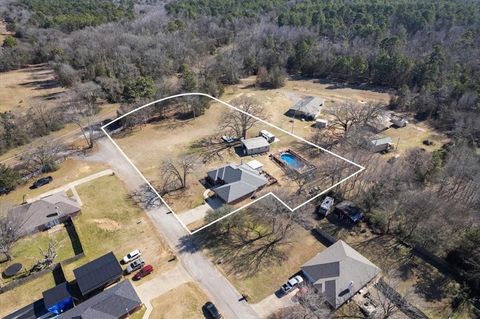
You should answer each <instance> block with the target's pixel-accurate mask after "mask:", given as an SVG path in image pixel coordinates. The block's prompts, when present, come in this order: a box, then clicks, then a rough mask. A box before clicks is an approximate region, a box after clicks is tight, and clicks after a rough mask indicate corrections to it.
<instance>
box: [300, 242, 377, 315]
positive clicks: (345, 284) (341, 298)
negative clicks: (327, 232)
mask: <svg viewBox="0 0 480 319" xmlns="http://www.w3.org/2000/svg"><path fill="white" fill-rule="evenodd" d="M301 268H302V271H303V272H304V274H305V275H306V276H307V278H308V279H309V280H310V281H311V282H312V284H313V285H314V286H315V287H317V288H318V289H319V290H320V291H321V292H322V293H324V294H325V297H326V299H327V301H328V302H329V303H330V304H331V305H332V307H334V308H335V309H337V308H338V307H340V306H341V305H342V304H343V303H344V302H345V301H347V300H348V299H350V297H352V296H353V295H354V294H355V293H356V292H357V291H358V290H360V289H362V288H363V287H364V286H365V285H366V284H368V283H369V282H370V281H371V280H372V279H373V278H375V277H376V276H377V275H378V274H379V273H380V268H378V267H377V266H376V265H374V264H373V263H372V262H370V261H369V260H368V259H367V258H365V257H364V256H362V255H361V254H360V253H359V252H357V251H356V250H355V249H353V248H352V247H350V246H349V245H347V244H346V243H345V242H344V241H342V240H339V241H337V242H336V243H335V244H333V245H332V246H330V247H328V248H327V249H325V250H324V251H322V252H321V253H319V254H317V255H316V256H315V257H313V258H312V259H310V260H309V261H307V262H306V263H305V264H303V265H302V267H301ZM323 287H324V289H323Z"/></svg>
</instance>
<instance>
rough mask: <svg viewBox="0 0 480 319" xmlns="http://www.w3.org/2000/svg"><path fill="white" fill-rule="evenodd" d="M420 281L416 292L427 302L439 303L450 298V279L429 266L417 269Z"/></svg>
mask: <svg viewBox="0 0 480 319" xmlns="http://www.w3.org/2000/svg"><path fill="white" fill-rule="evenodd" d="M417 275H418V280H417V282H416V283H415V286H414V287H415V292H416V293H417V294H419V295H421V296H423V297H424V298H425V300H426V301H428V302H432V301H439V300H442V299H444V298H446V297H448V284H449V279H448V278H447V277H445V276H444V275H442V274H441V273H439V272H438V271H435V270H434V269H433V268H432V267H429V266H427V265H419V267H417Z"/></svg>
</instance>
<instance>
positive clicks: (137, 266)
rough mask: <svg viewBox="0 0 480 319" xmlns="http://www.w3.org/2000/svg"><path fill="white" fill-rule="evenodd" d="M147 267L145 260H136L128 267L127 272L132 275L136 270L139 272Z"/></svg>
mask: <svg viewBox="0 0 480 319" xmlns="http://www.w3.org/2000/svg"><path fill="white" fill-rule="evenodd" d="M143 265H145V261H143V258H138V259H137V260H134V261H133V262H131V263H130V265H128V267H127V269H125V272H126V273H127V275H128V274H131V273H132V272H134V271H135V270H138V269H140V268H142V267H143Z"/></svg>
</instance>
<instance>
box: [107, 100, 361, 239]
mask: <svg viewBox="0 0 480 319" xmlns="http://www.w3.org/2000/svg"><path fill="white" fill-rule="evenodd" d="M183 96H205V97H208V98H210V99H212V100H214V101H216V102H218V103H221V104H223V105H226V106H228V107H229V108H231V109H234V110H236V111H238V112H241V113H243V114H245V115H248V116H251V117H253V118H254V119H256V120H257V121H259V122H261V123H263V124H266V125H268V126H270V127H273V128H275V129H277V130H279V131H281V132H283V133H285V134H288V135H290V136H293V137H295V138H296V139H299V140H301V141H302V142H304V143H307V144H309V145H311V146H313V147H315V148H317V149H319V150H322V151H324V152H326V153H328V154H330V155H333V156H335V157H337V158H339V159H341V160H344V161H346V162H347V163H349V164H352V165H354V166H356V167H358V168H359V170H358V171H356V172H354V173H353V174H351V175H349V176H347V177H345V178H344V179H342V180H341V181H339V182H337V183H335V184H334V185H332V186H330V187H329V188H327V189H325V190H323V191H322V192H320V193H319V194H317V195H315V196H313V197H312V198H310V199H308V200H307V201H305V202H304V203H302V204H300V205H298V206H296V207H294V208H291V207H290V206H288V205H287V204H286V203H285V202H284V201H282V200H281V199H280V198H278V196H277V195H275V194H274V193H272V192H269V193H268V194H265V195H263V196H261V197H259V198H257V199H255V200H254V201H252V202H250V203H248V204H245V205H243V206H242V207H240V208H237V209H235V210H233V211H231V212H230V213H228V214H226V215H224V216H222V217H220V218H218V219H216V220H214V221H213V222H210V223H208V224H207V225H204V226H202V227H200V228H199V229H197V230H195V231H193V232H192V231H190V229H188V227H187V226H186V225H185V224H184V223H183V222H182V221H181V220H180V218H179V217H178V216H177V214H175V212H174V211H173V209H172V208H171V207H170V206H169V205H168V204H167V202H165V200H164V199H163V198H162V196H160V194H159V193H158V192H157V190H156V189H155V187H153V186H152V184H151V183H150V182H149V181H148V179H147V178H146V177H145V176H144V175H143V174H142V172H140V170H139V169H138V168H137V167H136V166H135V164H133V162H132V161H131V160H130V158H129V157H128V156H127V155H126V154H125V153H124V152H123V150H122V149H121V148H120V146H118V144H117V143H116V142H115V141H114V140H113V138H112V137H111V136H110V135H109V134H108V133H107V131H106V130H105V127H107V126H109V125H110V124H112V123H115V122H116V121H118V120H120V119H122V118H124V117H126V116H127V115H130V114H132V113H135V112H137V111H139V110H141V109H143V108H146V107H147V106H150V105H153V104H156V103H159V102H163V101H167V100H170V99H174V98H177V97H183ZM101 129H102V131H103V133H105V135H106V136H107V137H108V139H109V140H110V141H111V142H112V143H113V145H115V147H116V148H117V149H118V150H119V151H120V153H121V154H122V155H123V157H125V159H126V160H127V161H128V163H130V165H132V167H133V168H134V169H135V171H136V172H137V173H138V174H140V176H141V177H142V179H143V180H144V181H145V183H146V184H147V185H148V186H149V187H150V188H151V189H152V190H153V192H154V193H155V194H156V195H157V196H158V198H160V200H161V201H162V203H163V204H164V205H165V206H166V207H167V208H168V209H169V211H171V212H172V213H173V215H174V216H175V218H176V219H177V221H178V222H179V223H180V224H181V225H182V226H183V228H185V229H186V230H187V232H188V233H189V234H190V235H193V234H195V233H197V232H199V231H201V230H203V229H205V228H207V227H209V226H211V225H213V224H215V223H217V222H219V221H221V220H222V219H225V218H227V217H229V216H230V215H232V214H235V213H236V212H238V211H240V210H242V209H244V208H247V207H248V206H250V205H252V204H254V203H256V202H257V201H259V200H261V199H263V198H265V197H267V196H273V197H275V198H276V199H277V200H278V201H279V202H280V203H282V204H283V205H284V206H285V207H286V208H287V209H289V210H290V211H291V212H293V211H295V210H297V209H299V208H301V207H303V206H305V205H306V204H308V203H309V202H311V201H313V200H314V199H315V198H317V197H319V196H322V195H323V194H325V193H326V192H328V191H330V190H331V189H333V188H335V187H337V186H338V185H340V184H341V183H343V182H345V181H346V180H348V179H350V178H352V177H353V176H355V175H357V174H359V173H360V172H362V171H363V170H364V169H365V167H363V166H362V165H359V164H357V163H355V162H352V161H351V160H349V159H347V158H345V157H342V156H340V155H338V154H335V153H333V152H331V151H329V150H327V149H324V148H323V147H321V146H318V145H316V144H314V143H312V142H310V141H307V140H306V139H304V138H302V137H300V136H297V135H295V134H293V133H290V132H288V131H286V130H284V129H282V128H280V127H278V126H276V125H273V124H271V123H269V122H267V121H265V120H263V119H261V118H259V117H257V116H254V115H251V114H250V113H248V112H245V111H243V110H240V109H239V108H237V107H235V106H233V105H231V104H229V103H227V102H224V101H222V100H219V99H217V98H215V97H213V96H211V95H209V94H205V93H196V92H193V93H181V94H176V95H171V96H168V97H165V98H163V99H159V100H156V101H153V102H150V103H147V104H145V105H142V106H140V107H138V108H136V109H134V110H132V111H130V112H127V113H125V114H123V115H122V116H119V117H117V118H116V119H114V120H112V121H110V122H109V123H107V124H105V125H103V126H102V127H101Z"/></svg>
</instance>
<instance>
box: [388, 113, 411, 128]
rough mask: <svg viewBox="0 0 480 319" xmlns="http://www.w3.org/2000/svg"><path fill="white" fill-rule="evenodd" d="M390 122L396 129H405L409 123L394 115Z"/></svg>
mask: <svg viewBox="0 0 480 319" xmlns="http://www.w3.org/2000/svg"><path fill="white" fill-rule="evenodd" d="M390 121H391V122H392V123H393V125H395V126H396V127H405V126H407V124H408V121H407V120H406V119H405V118H403V117H401V116H398V115H392V116H390Z"/></svg>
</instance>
